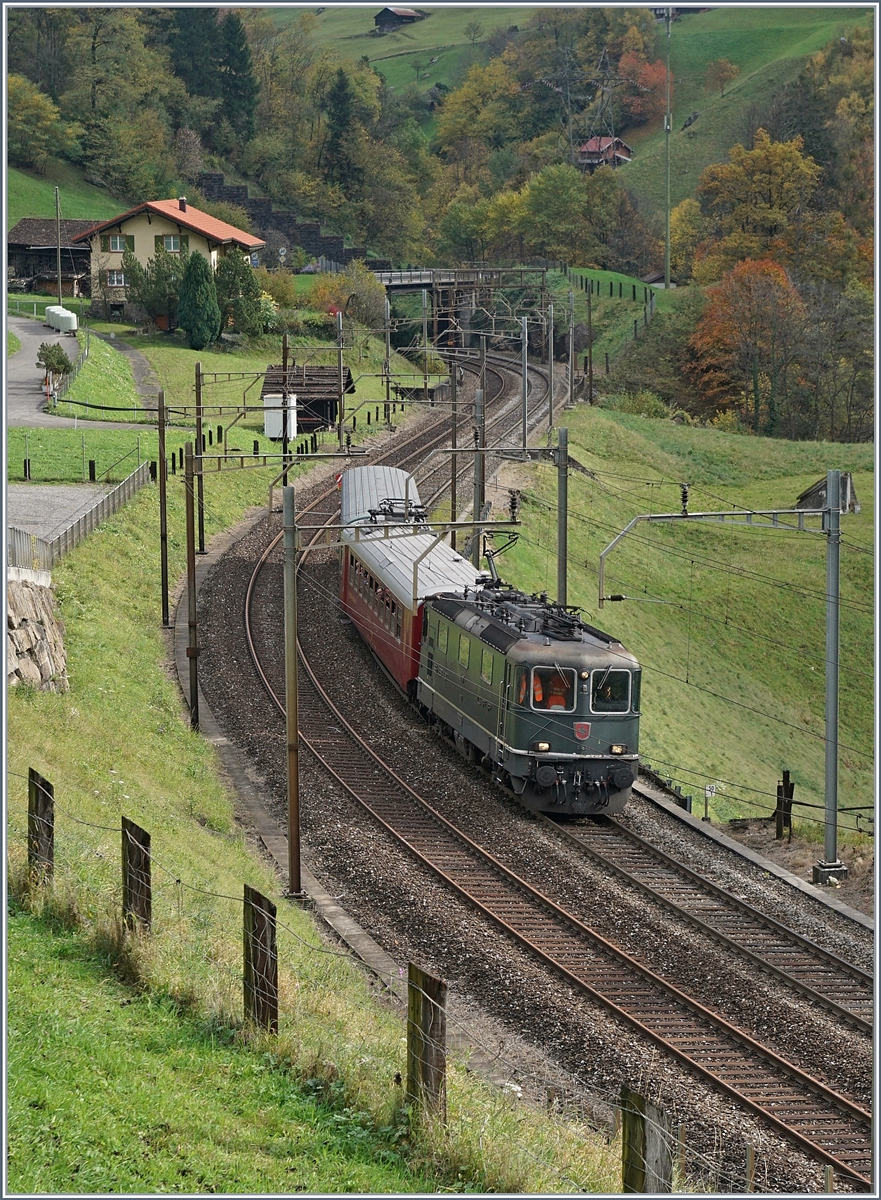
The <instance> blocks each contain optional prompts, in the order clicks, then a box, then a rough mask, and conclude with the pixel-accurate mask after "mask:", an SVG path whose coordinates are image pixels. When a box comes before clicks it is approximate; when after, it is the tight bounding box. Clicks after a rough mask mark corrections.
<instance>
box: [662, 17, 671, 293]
mask: <svg viewBox="0 0 881 1200" xmlns="http://www.w3.org/2000/svg"><path fill="white" fill-rule="evenodd" d="M665 12H666V20H667V107H666V111H665V113H664V145H665V147H666V155H665V158H666V176H667V204H666V221H665V230H664V287H665V289H666V290H667V291H669V290H670V126H671V125H672V123H673V116H672V113H671V112H670V25H671V23H672V20H673V10H672V8H668V9H666V10H665Z"/></svg>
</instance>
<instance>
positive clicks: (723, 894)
mask: <svg viewBox="0 0 881 1200" xmlns="http://www.w3.org/2000/svg"><path fill="white" fill-rule="evenodd" d="M538 815H539V816H540V817H541V819H542V820H543V821H544V822H546V823H547V824H548V825H551V826H553V828H554V830H555V831H556V833H557V835H558V836H560V837H562V838H563V839H565V840H566V841H568V842H571V843H574V844H575V845H576V846H578V847H579V849H580V850H581V851H582V852H583V853H585V854H586V855H588V856H589V857H590V858H592V859H593V860H594V861H595V862H597V863H600V864H601V865H602V867H603V870H605V871H609V872H611V873H612V874H615V875H617V876H618V877H619V878H621V879H624V880H626V881H627V882H628V883H629V884H632V885H633V886H634V887H636V888H638V889H639V890H640V891H641V892H643V893H644V894H645V895H647V896H650V897H651V898H652V899H653V900H656V901H657V902H658V903H659V904H662V905H663V906H664V907H665V908H667V909H668V910H669V911H671V912H673V913H675V915H676V916H678V917H681V918H682V919H683V920H685V921H687V922H688V923H689V924H691V925H693V926H694V927H695V928H697V929H699V930H700V931H701V932H702V933H704V934H705V935H706V936H707V937H709V938H711V939H713V940H714V941H716V942H719V943H721V944H722V945H723V946H725V947H726V948H727V949H729V950H731V951H733V952H734V953H735V954H739V955H742V956H743V957H745V958H747V959H749V961H751V962H753V963H754V964H756V965H757V966H758V967H759V968H760V969H761V970H762V971H765V972H767V973H768V974H769V975H773V976H774V977H775V978H776V979H779V980H780V981H781V982H783V983H786V984H787V985H789V986H791V987H793V988H794V989H795V990H796V991H798V992H799V993H800V994H802V995H804V996H806V997H807V998H808V999H810V1000H811V1001H812V1002H813V1003H815V1004H817V1005H819V1006H820V1007H822V1008H825V1009H826V1010H827V1011H829V1012H831V1013H833V1014H834V1015H835V1016H836V1017H838V1018H839V1019H841V1020H842V1021H844V1022H845V1023H847V1024H850V1025H853V1026H855V1027H856V1028H857V1029H859V1030H860V1031H861V1032H863V1033H868V1034H871V1033H872V1030H873V1023H872V1020H871V1019H869V1018H867V1017H866V1016H865V1013H866V1012H868V1013H870V1014H871V1012H872V1008H873V988H874V978H873V976H872V975H871V974H870V973H869V972H867V971H864V970H862V968H860V967H857V966H855V965H854V964H853V963H850V962H848V961H847V960H846V959H843V958H840V957H839V956H838V955H836V954H833V953H831V951H829V950H825V949H824V948H823V947H822V946H819V945H817V943H816V942H812V941H811V940H810V939H809V938H806V937H804V936H803V935H802V934H800V933H797V932H796V931H795V930H793V929H790V928H789V926H787V925H784V924H783V923H782V922H780V921H777V920H775V918H773V917H769V916H766V915H765V914H764V913H762V912H760V911H759V910H758V909H757V908H754V907H753V906H752V905H750V904H748V903H747V902H746V901H745V900H740V899H739V898H738V897H736V896H733V895H732V894H731V893H730V892H727V891H725V889H724V888H722V887H719V885H718V884H715V883H713V882H712V881H711V880H709V879H705V878H704V877H703V876H701V875H699V874H698V873H697V872H696V871H693V870H691V868H690V867H687V866H686V865H685V864H684V863H681V862H679V861H678V860H677V859H675V858H673V857H672V856H671V855H669V854H666V853H665V852H664V851H663V850H659V849H658V848H657V847H656V846H653V845H652V844H651V843H650V842H647V841H645V839H643V838H641V837H639V836H638V835H637V834H635V833H634V832H633V831H632V830H630V829H626V828H624V827H623V826H622V825H620V824H619V823H618V822H617V821H615V820H614V819H613V818H611V817H601V818H599V820H598V821H596V822H593V821H591V822H590V823H589V824H584V823H580V824H578V825H573V826H563V825H560V824H558V823H557V822H556V821H555V820H554V818H553V817H552V816H545V815H544V814H538ZM613 839H615V840H613ZM622 859H629V860H632V861H628V863H627V865H624V864H623V863H622ZM670 893H673V895H671V894H670ZM707 898H711V899H712V901H713V906H712V907H708V906H707V904H706V900H707ZM732 918H733V919H734V921H735V922H736V924H735V925H734V927H733V932H732V931H731V923H732ZM726 925H727V926H728V930H727V931H726V928H725V926H726ZM745 942H752V943H753V946H750V945H749V944H745ZM775 959H778V960H780V959H788V960H790V961H789V962H788V965H786V966H780V965H778V963H777V962H775ZM793 959H795V960H796V961H792V960H793ZM817 975H821V976H822V984H823V986H824V987H826V988H828V989H830V990H831V991H832V992H833V995H832V996H830V995H826V994H824V992H822V991H820V990H818V988H817V987H816V986H814V984H812V983H811V982H808V979H815V978H816V976H817ZM835 995H837V996H839V997H841V999H839V1000H836V999H835V998H834V996H835Z"/></svg>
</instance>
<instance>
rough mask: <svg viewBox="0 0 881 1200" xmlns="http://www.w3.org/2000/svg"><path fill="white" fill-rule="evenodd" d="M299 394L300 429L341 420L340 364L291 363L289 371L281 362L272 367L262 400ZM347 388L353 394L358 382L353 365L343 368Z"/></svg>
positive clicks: (298, 415)
mask: <svg viewBox="0 0 881 1200" xmlns="http://www.w3.org/2000/svg"><path fill="white" fill-rule="evenodd" d="M285 391H286V392H287V393H288V395H289V396H296V413H297V432H298V433H311V432H312V431H313V430H316V429H329V428H330V427H331V426H332V425H334V424H335V423H336V422H337V420H338V419H339V416H338V412H339V395H340V375H339V370H338V369H337V368H336V367H319V366H307V365H306V364H305V363H303V364H300V365H299V366H298V365H297V363H294V362H291V363H289V364H288V369H287V373H285V370H284V367H283V366H282V365H281V364H276V365H273V366H268V367H267V368H266V373H265V375H264V377H263V387H262V390H261V396H260V398H261V401H262V402H263V403H264V404H265V403H266V401H267V397H272V396H278V395H281V394H282V393H284V392H285ZM343 391H344V392H345V393H346V394H347V395H351V394H352V393H353V392H354V391H355V381H354V379H353V378H352V370H351V368H350V367H344V368H343Z"/></svg>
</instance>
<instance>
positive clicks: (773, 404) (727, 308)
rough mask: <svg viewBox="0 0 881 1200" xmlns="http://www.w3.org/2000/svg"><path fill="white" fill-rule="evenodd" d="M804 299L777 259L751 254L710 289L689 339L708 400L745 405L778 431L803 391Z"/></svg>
mask: <svg viewBox="0 0 881 1200" xmlns="http://www.w3.org/2000/svg"><path fill="white" fill-rule="evenodd" d="M805 315H806V310H805V305H804V304H803V302H802V300H801V298H800V296H799V294H798V292H797V291H796V289H795V287H794V285H793V284H792V281H791V280H790V279H789V277H788V275H787V274H786V272H785V270H784V269H783V268H782V267H781V266H780V265H779V263H775V262H771V261H770V260H768V259H763V260H760V261H753V260H752V259H747V260H746V261H744V262H742V263H738V264H737V266H736V267H734V268H733V269H732V270H731V271H729V272H728V274H727V275H726V276H725V278H724V279H723V280H722V281H721V282H720V283H718V284H716V285H715V286H714V287H710V288H708V289H707V307H706V309H705V311H704V314H703V316H702V317H701V319H700V321H699V322H698V324H697V328H696V329H695V332H694V334H693V335H692V338H691V343H690V344H691V348H692V351H693V352H694V354H695V359H696V361H695V370H696V371H697V373H698V375H699V379H700V387H701V391H702V392H703V394H704V396H705V398H706V400H707V402H708V405H709V406H711V407H712V408H714V409H715V410H716V411H720V410H721V411H724V410H725V409H732V408H733V409H735V410H739V415H740V416H741V417H742V419H744V421H745V423H746V422H748V423H749V424H750V425H751V426H752V430H753V432H754V433H763V434H767V435H771V434H773V433H774V432H775V431H776V429H777V425H778V421H779V419H780V415H781V410H784V409H786V408H787V407H788V406H789V405H790V404H791V403H792V402H793V401H794V400H796V398H797V394H798V389H797V386H796V385H797V383H798V370H797V364H798V357H799V352H800V349H801V343H802V338H803V331H804V323H805Z"/></svg>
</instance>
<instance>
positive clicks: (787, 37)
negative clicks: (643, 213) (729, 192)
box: [622, 5, 871, 212]
mask: <svg viewBox="0 0 881 1200" xmlns="http://www.w3.org/2000/svg"><path fill="white" fill-rule="evenodd" d="M869 20H871V17H870V15H869V14H867V11H866V9H864V8H863V9H860V8H804V7H787V6H780V7H767V6H760V7H750V6H748V5H744V6H741V5H732V6H730V7H722V8H714V9H712V10H711V11H709V12H705V13H691V14H687V15H685V16H682V17H680V18H679V19H678V20H676V21H675V22H674V24H673V30H672V34H671V38H670V70H671V73H672V75H673V79H674V95H673V122H672V130H673V132H672V133H671V135H670V202H671V205H672V206H673V207H675V206H676V205H677V204H678V203H679V202H680V200H684V199H685V198H686V197H687V196H691V195H693V194H694V191H695V188H696V187H697V183H698V179H699V177H700V174H701V172H702V171H703V170H704V168H705V167H707V166H709V165H710V164H711V163H716V162H724V161H725V160H726V159H727V157H728V150H729V149H730V147H731V146H732V145H733V144H734V142H735V141H737V137H738V134H737V130H738V122H739V121H740V117H741V114H742V113H743V112H744V111H745V110H746V109H747V108H750V107H751V106H752V105H753V104H755V103H756V102H758V101H761V100H767V99H770V97H771V95H772V93H773V92H775V91H776V90H777V89H778V88H780V87H782V86H783V84H784V83H786V82H787V81H788V80H790V79H794V78H795V76H796V75H797V74H798V72H799V71H800V70H801V68H802V66H803V65H804V61H805V59H806V57H807V56H808V55H810V54H813V53H815V52H816V51H817V50H819V49H821V48H822V47H823V46H824V45H826V43H827V42H829V41H831V40H833V39H834V38H838V37H839V36H841V35H842V33H843V32H844V31H845V30H846V29H848V28H850V27H852V26H853V25H855V24H857V23H865V22H866V21H869ZM661 46H662V51H661V52H662V53H664V52H665V46H664V43H663V42H662V43H661ZM717 58H727V59H728V60H729V61H730V62H733V63H734V64H735V66H738V67H739V68H740V75H739V76H738V78H737V79H735V81H734V82H733V84H731V85H730V86H729V87H728V88H727V89H726V91H725V95H724V96H719V95H718V93H712V92H709V91H707V90H706V88H705V87H704V75H705V73H706V68H707V64H708V63H710V62H712V61H713V60H714V59H717ZM693 112H699V113H700V117H699V118H698V120H697V121H696V122H695V123H694V124H693V125H692V126H691V127H690V128H689V129H687V130H685V131H683V130H682V128H681V127H682V124H683V122H684V121H685V118H686V117H688V116H689V115H690V114H691V113H693ZM622 136H623V137H624V139H625V141H627V142H628V143H629V144H630V145H631V146H633V148H634V150H635V151H636V153H635V154H634V157H633V160H632V161H631V162H630V163H628V164H627V166H626V167H625V168H624V174H623V175H622V178H623V179H624V180H625V182H626V183H627V185H628V187H630V188H632V190H633V191H634V193H635V194H636V195H637V196H638V197H639V199H640V201H641V202H642V203H644V204H645V206H646V208H647V210H648V211H655V212H662V211H663V208H664V199H665V177H666V176H665V172H666V166H665V159H666V156H665V146H664V143H665V137H664V132H663V121H659V122H656V123H654V124H653V125H647V126H644V127H643V128H642V129H631V130H626V131H625V132H624V133H623V135H622Z"/></svg>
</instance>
